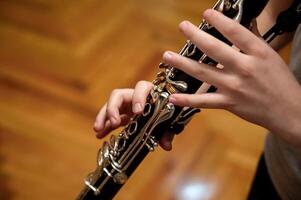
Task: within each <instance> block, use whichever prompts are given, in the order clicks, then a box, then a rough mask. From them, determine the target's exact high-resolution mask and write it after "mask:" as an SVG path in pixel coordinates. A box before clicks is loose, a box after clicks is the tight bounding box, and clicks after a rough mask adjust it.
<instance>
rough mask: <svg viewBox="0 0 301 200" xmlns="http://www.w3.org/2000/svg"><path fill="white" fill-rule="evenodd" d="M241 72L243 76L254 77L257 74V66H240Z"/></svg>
mask: <svg viewBox="0 0 301 200" xmlns="http://www.w3.org/2000/svg"><path fill="white" fill-rule="evenodd" d="M240 74H241V75H242V76H243V77H252V76H254V74H255V68H254V67H253V66H249V65H243V66H241V67H240Z"/></svg>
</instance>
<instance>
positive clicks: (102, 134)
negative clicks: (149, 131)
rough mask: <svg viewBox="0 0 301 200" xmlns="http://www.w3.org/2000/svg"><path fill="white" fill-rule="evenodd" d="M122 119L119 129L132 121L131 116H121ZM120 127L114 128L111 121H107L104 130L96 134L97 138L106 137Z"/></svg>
mask: <svg viewBox="0 0 301 200" xmlns="http://www.w3.org/2000/svg"><path fill="white" fill-rule="evenodd" d="M120 119H121V122H120V124H119V125H118V127H120V126H124V125H126V124H127V123H128V122H129V121H130V119H131V118H130V116H129V115H121V116H120ZM118 127H115V128H114V127H112V124H111V121H110V120H107V121H106V122H105V126H104V128H103V129H102V130H99V131H97V132H96V137H97V138H103V137H105V136H106V135H107V134H108V133H110V132H111V131H113V130H115V129H116V128H118Z"/></svg>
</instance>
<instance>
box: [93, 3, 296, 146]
mask: <svg viewBox="0 0 301 200" xmlns="http://www.w3.org/2000/svg"><path fill="white" fill-rule="evenodd" d="M274 2H277V1H274ZM278 2H279V1H278ZM288 2H289V1H288ZM284 6H285V5H284ZM203 16H204V18H205V20H206V21H207V22H209V23H210V24H211V25H213V26H214V27H215V28H216V29H217V30H219V31H220V32H221V33H222V34H223V35H224V36H225V37H226V38H227V39H228V40H230V41H231V42H232V43H233V44H234V45H235V46H236V47H237V48H239V49H240V50H241V52H244V53H241V52H240V51H237V50H236V49H235V48H232V47H230V46H228V45H226V44H225V43H223V42H221V41H219V40H218V39H216V38H214V37H212V36H210V35H208V34H207V33H205V32H203V31H200V30H199V29H198V28H197V27H196V26H195V25H193V24H191V23H190V22H188V21H184V22H182V23H181V24H180V25H179V28H180V31H181V32H182V33H183V35H184V36H185V38H186V39H188V40H191V41H192V42H193V43H194V44H195V45H197V47H198V48H199V49H201V50H202V51H203V52H204V53H205V54H207V55H208V56H209V57H211V58H213V59H214V60H216V61H217V62H219V63H220V64H221V65H223V66H224V67H223V69H218V68H214V67H212V66H208V65H206V64H202V63H198V62H196V61H193V60H191V59H188V58H185V57H183V56H180V55H178V54H177V53H174V52H171V51H166V52H165V53H164V55H163V61H164V62H165V63H168V64H170V65H172V66H174V67H176V68H178V69H180V70H182V71H184V72H185V73H187V74H189V75H191V76H193V77H195V78H197V79H199V80H202V81H205V82H207V83H209V84H211V85H214V86H215V87H217V88H218V90H217V92H215V93H210V94H209V93H196V94H192V95H187V94H173V95H171V96H170V98H169V101H170V102H171V103H173V104H175V105H180V106H189V107H195V108H215V109H216V108H218V109H225V110H228V111H230V112H232V113H234V114H235V115H237V116H239V117H241V118H242V119H245V120H247V121H249V122H251V123H254V124H257V125H260V126H262V127H264V128H266V129H268V130H270V131H271V132H273V133H274V134H277V135H278V136H279V137H281V138H282V139H284V140H286V141H287V142H289V143H291V144H292V145H295V146H297V147H301V131H300V130H301V105H300V104H299V102H300V100H301V88H300V85H299V84H298V82H297V80H296V79H295V78H294V76H293V74H292V73H291V72H290V70H289V68H288V66H287V64H286V63H285V62H284V61H283V60H282V59H281V57H280V56H279V55H278V54H277V52H276V51H274V50H273V49H272V48H271V47H270V46H269V45H267V44H266V43H265V42H264V41H263V40H262V39H261V38H259V37H257V36H256V35H255V34H254V33H252V32H251V31H249V30H248V29H246V28H244V27H243V26H241V25H240V24H238V23H236V22H234V21H233V20H231V19H229V18H227V17H225V16H224V15H222V14H221V13H218V12H216V11H214V10H211V9H209V10H206V11H205V12H204V14H203ZM225 24H227V26H225ZM286 40H287V39H286V38H284V39H281V38H280V40H279V42H278V43H276V44H275V46H281V45H282V43H283V42H281V41H286ZM217 49H219V51H217ZM152 87H153V85H152V84H151V83H150V82H147V81H140V82H138V83H137V85H136V87H135V88H134V89H116V90H114V91H113V92H112V94H111V96H110V98H109V100H108V102H107V103H106V104H105V105H104V106H103V107H102V108H101V110H100V112H99V114H98V116H97V118H96V122H95V125H94V129H95V131H96V135H97V137H98V138H102V137H104V136H105V135H107V134H108V133H109V132H111V131H112V130H114V129H116V128H118V127H119V126H122V125H125V124H126V123H127V122H128V121H129V119H130V117H131V116H132V115H133V114H140V113H141V112H142V111H143V107H144V104H145V101H146V96H147V95H148V93H149V91H150V90H151V89H152ZM172 139H173V134H172V133H165V134H164V136H163V138H162V140H161V141H160V145H161V146H162V148H164V149H165V150H171V148H172V143H171V142H172Z"/></svg>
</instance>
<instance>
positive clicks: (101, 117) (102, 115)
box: [94, 104, 107, 132]
mask: <svg viewBox="0 0 301 200" xmlns="http://www.w3.org/2000/svg"><path fill="white" fill-rule="evenodd" d="M106 110H107V104H105V105H104V106H103V107H102V108H101V109H100V111H99V113H98V114H97V117H96V120H95V123H94V131H95V132H98V131H101V130H102V129H103V128H104V127H105V121H106Z"/></svg>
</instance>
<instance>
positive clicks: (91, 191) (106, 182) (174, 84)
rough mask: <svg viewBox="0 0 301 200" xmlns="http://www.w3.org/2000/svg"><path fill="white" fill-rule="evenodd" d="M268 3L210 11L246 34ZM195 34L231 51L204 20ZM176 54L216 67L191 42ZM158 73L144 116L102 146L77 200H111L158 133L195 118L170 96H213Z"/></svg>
mask: <svg viewBox="0 0 301 200" xmlns="http://www.w3.org/2000/svg"><path fill="white" fill-rule="evenodd" d="M267 1H268V0H219V1H218V2H217V3H216V4H215V5H214V7H213V9H215V10H217V11H219V12H221V13H223V14H224V15H225V16H227V17H229V18H232V19H233V20H235V21H237V22H238V23H240V24H242V25H243V26H245V27H247V28H248V27H249V26H250V24H251V21H252V19H254V18H256V17H257V16H258V15H259V14H260V13H261V12H262V10H263V8H264V7H265V5H266V3H267ZM225 26H226V24H225ZM199 29H201V30H202V31H205V32H207V33H209V34H211V35H212V36H214V37H216V38H218V39H219V40H221V41H223V42H225V43H226V44H228V45H232V44H231V43H230V42H229V41H228V40H227V39H226V38H225V37H224V36H223V35H222V34H220V33H219V32H218V31H217V30H216V29H215V28H214V27H212V26H211V25H210V24H208V23H207V22H206V21H204V20H203V21H202V23H201V24H200V26H199ZM179 54H180V55H182V56H185V57H188V58H190V59H193V60H196V61H199V62H202V63H205V64H209V65H212V67H215V66H216V65H217V64H218V63H217V62H216V61H214V60H212V59H211V58H209V57H208V56H207V55H206V54H204V53H203V52H202V51H201V50H199V49H198V48H197V47H196V46H195V45H194V44H193V43H191V42H190V41H188V42H187V43H186V44H185V46H184V47H183V49H182V50H181V51H180V53H179ZM159 67H160V69H161V71H160V72H159V73H158V74H157V77H156V79H155V80H154V81H153V84H154V88H153V89H152V91H151V92H150V94H149V95H148V97H147V102H146V104H145V108H144V111H143V113H142V114H139V115H135V116H134V117H132V119H131V120H130V122H129V123H128V124H127V125H126V126H125V128H124V129H123V130H122V131H121V133H120V134H119V135H117V136H114V135H112V136H111V138H110V140H109V141H108V142H104V143H103V145H102V148H101V149H100V150H99V152H98V155H97V168H96V169H95V171H93V172H92V173H90V174H89V175H88V176H87V177H86V178H85V180H84V182H85V187H84V188H83V190H82V191H81V193H80V194H79V195H78V197H77V200H97V199H98V200H99V199H101V200H108V199H113V197H114V196H115V195H116V194H117V192H118V191H119V190H120V188H121V187H122V186H123V185H124V184H125V183H126V181H127V180H128V178H129V177H130V176H131V174H132V173H133V172H134V170H135V169H136V168H137V167H138V165H139V164H140V163H141V162H142V161H143V159H144V158H145V157H146V156H147V155H148V153H149V152H152V151H154V150H155V148H156V147H157V146H158V141H159V140H160V139H161V137H162V135H163V133H164V132H166V131H170V132H174V133H180V132H182V131H183V129H184V126H185V125H186V124H187V123H188V122H189V121H190V119H191V118H192V117H193V115H195V114H196V113H198V112H200V110H199V109H195V108H183V107H179V106H175V105H173V104H172V103H169V102H168V98H169V96H170V95H171V94H174V93H187V94H194V93H195V92H196V91H197V90H198V89H199V88H202V90H203V91H205V92H214V91H215V90H216V88H215V87H214V86H210V85H208V84H206V83H204V82H202V81H200V80H197V79H195V78H193V77H191V76H189V75H187V74H185V73H184V72H183V71H180V70H178V69H176V68H174V67H172V66H170V65H168V64H165V63H161V64H160V65H159Z"/></svg>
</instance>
